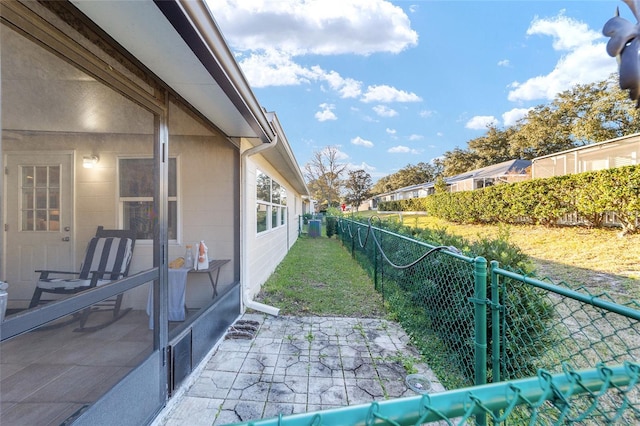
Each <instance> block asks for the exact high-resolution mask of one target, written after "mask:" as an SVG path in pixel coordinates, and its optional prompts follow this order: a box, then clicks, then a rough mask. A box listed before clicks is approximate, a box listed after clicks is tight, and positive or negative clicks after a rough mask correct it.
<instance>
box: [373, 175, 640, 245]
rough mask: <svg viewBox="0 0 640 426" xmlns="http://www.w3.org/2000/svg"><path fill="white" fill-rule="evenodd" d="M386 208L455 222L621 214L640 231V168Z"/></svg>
mask: <svg viewBox="0 0 640 426" xmlns="http://www.w3.org/2000/svg"><path fill="white" fill-rule="evenodd" d="M378 209H379V210H381V211H426V212H427V213H428V214H430V215H432V216H436V217H439V218H441V219H445V220H448V221H450V222H455V223H535V224H540V225H544V226H556V225H557V224H558V222H559V221H560V220H561V219H562V218H563V217H565V216H566V215H573V214H575V215H578V216H579V217H580V218H581V219H582V220H583V221H584V222H586V224H588V225H589V226H595V227H597V226H602V223H603V220H604V217H605V215H606V214H607V213H615V214H616V217H617V218H618V221H619V223H620V225H621V227H622V230H623V232H624V233H631V232H638V226H637V225H636V222H637V218H638V216H639V215H640V166H627V167H618V168H615V169H607V170H600V171H596V172H586V173H580V174H574V175H565V176H556V177H551V178H546V179H534V180H529V181H525V182H518V183H510V184H499V185H495V186H490V187H486V188H483V189H478V190H475V191H462V192H454V193H449V192H438V193H436V194H434V195H430V196H428V197H425V198H414V199H410V200H398V201H384V202H380V204H379V206H378Z"/></svg>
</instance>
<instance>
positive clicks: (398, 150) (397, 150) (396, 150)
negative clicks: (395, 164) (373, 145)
mask: <svg viewBox="0 0 640 426" xmlns="http://www.w3.org/2000/svg"><path fill="white" fill-rule="evenodd" d="M387 152H389V153H391V154H420V151H418V150H417V149H413V148H409V147H408V146H404V145H398V146H394V147H393V148H389V149H388V150H387Z"/></svg>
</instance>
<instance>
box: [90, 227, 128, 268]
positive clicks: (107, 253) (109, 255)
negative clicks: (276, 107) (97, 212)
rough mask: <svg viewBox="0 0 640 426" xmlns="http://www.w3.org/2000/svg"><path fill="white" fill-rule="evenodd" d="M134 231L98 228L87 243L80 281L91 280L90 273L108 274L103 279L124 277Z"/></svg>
mask: <svg viewBox="0 0 640 426" xmlns="http://www.w3.org/2000/svg"><path fill="white" fill-rule="evenodd" d="M135 241H136V240H135V231H130V230H122V229H104V228H103V227H102V226H100V227H98V230H97V231H96V236H95V237H93V238H92V239H91V241H89V245H88V247H87V253H86V255H85V259H84V262H83V263H82V268H81V270H80V276H79V278H80V279H89V278H91V272H95V271H99V272H105V271H107V272H110V274H109V275H106V276H104V277H101V278H104V279H111V280H117V279H119V278H122V277H126V276H127V275H128V273H129V265H130V263H131V257H132V255H133V247H134V246H135Z"/></svg>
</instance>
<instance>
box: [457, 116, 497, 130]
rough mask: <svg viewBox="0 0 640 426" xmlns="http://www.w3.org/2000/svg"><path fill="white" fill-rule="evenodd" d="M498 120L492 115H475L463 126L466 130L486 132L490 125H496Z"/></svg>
mask: <svg viewBox="0 0 640 426" xmlns="http://www.w3.org/2000/svg"><path fill="white" fill-rule="evenodd" d="M497 124H498V119H497V118H495V117H494V116H493V115H476V116H475V117H472V118H471V120H469V121H467V124H465V125H464V127H466V128H467V129H472V130H486V129H487V127H489V126H491V125H494V126H495V125H497Z"/></svg>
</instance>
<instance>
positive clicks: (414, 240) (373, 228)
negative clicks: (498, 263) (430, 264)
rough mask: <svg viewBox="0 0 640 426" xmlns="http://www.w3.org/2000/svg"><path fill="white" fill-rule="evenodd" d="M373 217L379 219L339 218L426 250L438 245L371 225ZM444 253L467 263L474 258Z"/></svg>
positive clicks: (454, 253)
mask: <svg viewBox="0 0 640 426" xmlns="http://www.w3.org/2000/svg"><path fill="white" fill-rule="evenodd" d="M374 218H375V219H378V220H379V221H380V220H381V219H380V218H379V217H378V216H371V217H370V218H369V222H368V223H362V222H358V221H357V220H353V219H347V218H340V220H341V221H344V222H347V223H354V224H356V225H357V226H359V227H362V228H367V232H371V231H376V232H380V233H382V234H387V235H388V236H392V237H394V238H399V239H401V240H405V241H407V242H411V243H414V244H417V245H419V246H423V247H425V248H427V249H428V250H433V249H435V248H436V247H438V246H436V245H433V244H429V243H425V242H424V241H419V240H416V239H415V238H412V237H409V236H406V235H402V234H398V233H396V232H392V231H389V230H387V229H384V228H380V227H377V226H373V224H372V219H374ZM445 253H446V254H447V255H449V256H453V257H455V258H457V259H460V260H463V261H465V262H468V263H473V262H474V260H475V259H474V258H471V257H469V256H465V255H464V254H460V253H456V252H454V251H446V252H445Z"/></svg>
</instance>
